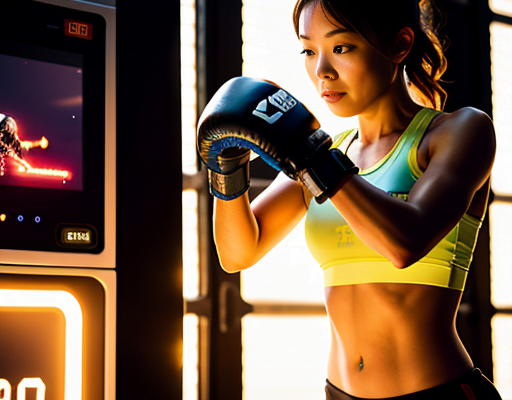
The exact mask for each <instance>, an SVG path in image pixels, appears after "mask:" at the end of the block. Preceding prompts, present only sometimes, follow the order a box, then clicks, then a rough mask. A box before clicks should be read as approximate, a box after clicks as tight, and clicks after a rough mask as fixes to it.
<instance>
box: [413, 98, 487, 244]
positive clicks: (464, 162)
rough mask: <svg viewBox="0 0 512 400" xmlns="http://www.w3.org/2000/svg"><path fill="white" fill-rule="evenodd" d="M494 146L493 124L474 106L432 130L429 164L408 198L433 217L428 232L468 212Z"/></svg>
mask: <svg viewBox="0 0 512 400" xmlns="http://www.w3.org/2000/svg"><path fill="white" fill-rule="evenodd" d="M495 149H496V142H495V135H494V128H493V124H492V122H491V120H490V119H489V117H488V116H487V115H486V114H484V113H483V112H481V111H478V110H476V109H472V108H464V109H461V110H459V111H457V112H454V113H453V114H450V115H449V116H448V117H447V118H445V120H444V121H442V122H441V123H440V124H439V125H438V126H437V127H435V128H434V129H433V131H432V135H431V137H430V138H429V141H428V152H429V163H428V166H427V168H426V170H425V172H424V173H423V175H422V176H421V177H420V178H419V179H418V181H417V182H416V184H415V185H414V187H413V188H412V189H411V192H410V195H409V200H408V202H409V203H410V204H411V205H414V206H417V207H418V209H419V210H422V211H423V212H425V216H427V217H429V218H431V219H432V222H431V224H430V225H431V229H432V231H431V233H433V232H436V231H441V232H440V233H439V235H442V234H445V233H447V232H448V231H449V229H451V227H453V225H455V224H456V223H457V221H458V220H459V219H460V218H461V217H462V215H463V214H464V213H465V212H466V211H467V209H468V208H469V206H470V204H471V202H472V199H473V196H474V195H475V193H476V192H477V191H478V190H479V189H480V188H481V187H482V186H483V185H484V184H485V182H486V181H487V180H488V179H489V175H490V172H491V168H492V164H493V161H494V155H495ZM433 216H435V218H432V217H433ZM439 239H440V238H439Z"/></svg>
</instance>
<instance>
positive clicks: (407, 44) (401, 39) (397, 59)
mask: <svg viewBox="0 0 512 400" xmlns="http://www.w3.org/2000/svg"><path fill="white" fill-rule="evenodd" d="M413 43H414V31H413V30H412V29H411V28H409V27H408V26H406V27H404V28H402V29H400V32H398V33H397V35H396V37H395V43H394V49H393V58H392V61H393V62H394V63H396V64H400V63H401V62H402V61H403V60H404V59H405V57H407V54H409V52H410V51H411V49H412V45H413Z"/></svg>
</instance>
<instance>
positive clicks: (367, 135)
mask: <svg viewBox="0 0 512 400" xmlns="http://www.w3.org/2000/svg"><path fill="white" fill-rule="evenodd" d="M421 108H422V106H420V105H418V104H417V103H415V102H414V100H413V99H412V98H411V96H410V95H409V92H408V90H407V86H406V84H405V81H404V79H403V78H402V79H396V80H395V81H394V82H393V83H392V84H391V86H390V88H389V90H388V91H387V92H386V93H384V94H383V95H382V96H381V97H380V98H379V99H377V100H376V101H375V102H374V104H372V105H371V106H370V107H368V108H367V109H366V110H365V111H364V112H363V113H361V114H359V115H358V118H359V140H360V141H361V143H362V144H363V145H365V144H371V143H373V142H375V141H377V140H379V139H380V138H382V137H384V136H387V135H391V134H397V133H402V132H403V131H404V130H405V129H406V128H407V126H408V125H409V123H410V122H411V120H412V118H413V117H414V116H415V115H416V113H417V112H418V111H419V110H420V109H421Z"/></svg>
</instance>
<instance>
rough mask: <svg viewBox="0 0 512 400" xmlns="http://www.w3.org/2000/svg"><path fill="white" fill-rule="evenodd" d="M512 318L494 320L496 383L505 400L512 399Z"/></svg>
mask: <svg viewBox="0 0 512 400" xmlns="http://www.w3.org/2000/svg"><path fill="white" fill-rule="evenodd" d="M511 337H512V317H511V316H510V315H503V314H499V315H497V316H495V317H494V318H493V319H492V355H493V363H494V383H495V385H496V387H497V388H498V390H499V392H500V394H501V397H502V398H503V399H512V374H511V373H510V371H512V342H511V341H510V338H511Z"/></svg>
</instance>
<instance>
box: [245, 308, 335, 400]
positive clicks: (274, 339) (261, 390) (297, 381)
mask: <svg viewBox="0 0 512 400" xmlns="http://www.w3.org/2000/svg"><path fill="white" fill-rule="evenodd" d="M242 323H243V325H242V329H243V356H242V362H243V387H244V391H243V393H244V395H243V399H244V400H261V399H265V400H282V399H308V400H310V399H315V398H316V399H320V398H323V397H322V396H323V392H324V387H325V378H326V376H327V357H328V350H329V344H330V337H329V332H330V330H329V322H328V320H327V317H325V316H308V317H304V316H283V315H274V316H272V315H246V316H245V317H244V318H243V320H242Z"/></svg>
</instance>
